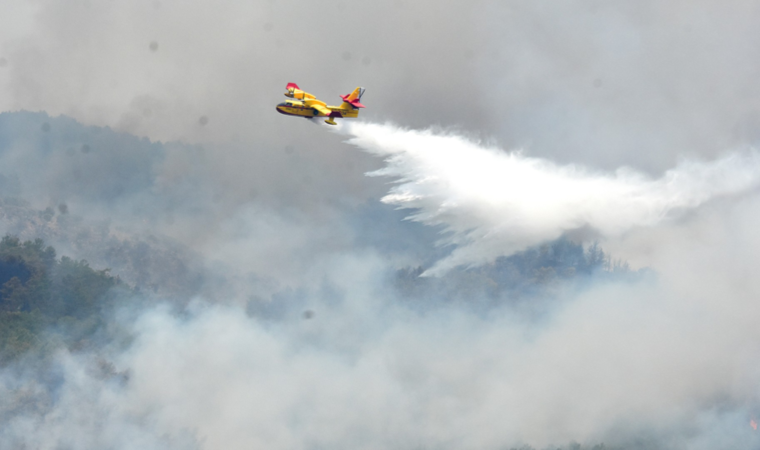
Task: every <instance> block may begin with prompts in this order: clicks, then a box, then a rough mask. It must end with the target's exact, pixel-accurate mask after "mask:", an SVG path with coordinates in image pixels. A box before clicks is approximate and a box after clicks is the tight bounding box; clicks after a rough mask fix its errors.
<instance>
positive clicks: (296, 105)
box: [277, 83, 364, 125]
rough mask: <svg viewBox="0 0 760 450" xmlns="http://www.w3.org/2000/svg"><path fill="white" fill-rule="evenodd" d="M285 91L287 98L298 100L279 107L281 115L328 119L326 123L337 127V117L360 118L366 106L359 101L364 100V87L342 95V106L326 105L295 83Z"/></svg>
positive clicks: (288, 101) (281, 104)
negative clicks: (361, 111) (360, 111)
mask: <svg viewBox="0 0 760 450" xmlns="http://www.w3.org/2000/svg"><path fill="white" fill-rule="evenodd" d="M285 89H286V92H285V97H290V98H293V99H297V100H287V101H285V102H283V103H280V104H279V105H277V112H279V113H280V114H287V115H289V116H301V117H306V118H307V119H309V118H312V117H327V120H325V123H329V124H330V125H337V123H336V122H335V120H334V119H335V118H336V117H358V116H359V108H364V105H362V104H361V103H359V100H361V99H362V94H364V88H363V87H358V88H356V89H354V92H352V93H350V94H348V95H341V96H340V98H342V99H343V103H342V104H341V105H340V106H329V105H326V104H325V102H322V101H319V100H317V99H316V98H315V97H314V96H313V95H311V94H309V93H308V92H304V91H302V90H301V88H299V87H298V85H297V84H295V83H288V85H287V86H285Z"/></svg>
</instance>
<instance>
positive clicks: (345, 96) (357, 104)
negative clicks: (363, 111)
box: [340, 94, 365, 108]
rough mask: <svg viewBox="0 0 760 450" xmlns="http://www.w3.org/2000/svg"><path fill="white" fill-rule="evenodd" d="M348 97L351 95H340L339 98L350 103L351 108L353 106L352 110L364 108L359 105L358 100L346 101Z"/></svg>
mask: <svg viewBox="0 0 760 450" xmlns="http://www.w3.org/2000/svg"><path fill="white" fill-rule="evenodd" d="M349 95H351V94H346V95H341V96H340V98H342V99H343V101H344V102H346V103H350V104H351V106H353V107H354V108H364V107H365V106H364V105H362V104H361V103H359V99H353V100H348V96H349Z"/></svg>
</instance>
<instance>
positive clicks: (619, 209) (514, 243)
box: [342, 122, 760, 275]
mask: <svg viewBox="0 0 760 450" xmlns="http://www.w3.org/2000/svg"><path fill="white" fill-rule="evenodd" d="M342 132H343V133H346V134H348V135H350V136H351V137H350V139H349V140H348V142H349V143H351V144H354V145H356V146H358V147H360V148H361V149H363V150H365V151H367V152H369V153H371V154H374V155H377V156H380V157H383V158H385V163H386V166H385V167H384V168H383V169H380V170H377V171H374V172H371V173H369V174H368V175H370V176H385V177H390V178H394V179H395V180H396V182H397V184H396V185H395V186H393V187H392V188H391V189H390V191H389V193H388V195H386V196H385V197H384V198H383V201H384V202H386V203H389V204H392V205H396V206H398V207H400V208H408V209H414V210H416V211H415V212H414V213H413V214H411V215H410V219H412V220H416V221H420V222H422V223H425V224H427V225H442V226H443V227H444V230H445V233H444V235H443V236H444V237H443V238H442V239H441V241H440V242H441V244H444V245H446V244H453V245H455V246H456V247H455V249H454V251H453V252H452V253H451V255H449V256H448V257H446V258H445V259H443V260H441V261H439V262H438V263H436V264H435V265H434V266H433V267H432V268H431V269H430V270H428V271H427V272H426V273H427V274H430V275H435V274H441V273H443V272H445V271H446V270H448V269H450V268H452V267H455V266H458V265H464V264H467V265H475V264H480V263H483V262H486V261H489V260H492V259H494V258H496V257H498V256H501V255H509V254H512V253H515V252H518V251H521V250H524V249H526V248H528V247H530V246H533V245H537V244H540V243H542V242H546V241H549V240H552V239H556V238H558V237H560V236H562V235H563V234H564V233H566V232H568V231H572V230H577V229H582V228H591V229H593V230H594V231H595V232H596V233H598V234H601V236H602V237H607V238H614V237H618V236H621V235H623V234H624V233H626V232H628V231H629V230H632V229H635V228H637V227H651V226H655V225H657V224H659V223H661V222H663V221H664V220H668V219H672V218H675V217H677V216H679V215H680V214H683V213H684V212H685V211H687V210H689V209H692V208H696V207H698V206H699V205H701V204H703V203H705V202H707V201H709V200H711V199H713V198H716V197H720V196H729V195H736V194H741V193H743V192H746V191H748V190H751V189H753V188H755V187H756V186H757V185H758V183H760V154H758V152H756V151H754V150H752V151H744V152H738V153H731V154H729V155H727V156H724V157H723V158H721V159H718V160H715V161H711V162H698V161H685V162H682V163H681V164H679V165H678V166H677V167H675V168H674V169H671V170H669V171H667V172H665V174H664V175H662V176H661V177H660V178H656V179H654V178H651V177H649V176H647V175H645V174H642V173H640V172H636V171H634V170H632V169H630V168H625V167H624V168H620V169H618V170H617V171H615V172H614V173H601V172H598V171H593V170H591V169H589V168H586V167H582V166H579V165H565V166H562V165H558V164H556V163H553V162H552V161H549V160H546V159H541V158H535V157H529V156H526V155H524V154H523V153H521V152H519V151H513V152H505V151H503V150H501V149H499V148H496V147H493V146H485V145H482V144H481V143H479V142H475V141H472V140H470V139H467V138H464V137H462V136H459V135H456V134H446V133H436V132H433V131H430V130H426V131H416V130H406V129H402V128H398V127H396V126H393V125H380V124H373V123H362V122H355V123H346V124H345V125H344V127H343V128H342Z"/></svg>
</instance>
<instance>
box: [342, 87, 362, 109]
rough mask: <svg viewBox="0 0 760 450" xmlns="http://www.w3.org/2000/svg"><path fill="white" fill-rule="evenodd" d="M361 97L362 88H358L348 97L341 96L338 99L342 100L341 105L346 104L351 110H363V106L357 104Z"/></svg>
mask: <svg viewBox="0 0 760 450" xmlns="http://www.w3.org/2000/svg"><path fill="white" fill-rule="evenodd" d="M362 95H364V88H363V87H358V88H356V89H354V91H353V92H351V93H350V94H348V95H341V96H340V98H342V99H343V103H348V104H349V105H351V106H352V107H353V108H364V105H362V104H361V103H359V100H361V99H362Z"/></svg>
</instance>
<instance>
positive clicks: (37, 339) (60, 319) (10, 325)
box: [0, 236, 129, 364]
mask: <svg viewBox="0 0 760 450" xmlns="http://www.w3.org/2000/svg"><path fill="white" fill-rule="evenodd" d="M0 285H1V286H2V287H1V288H0V364H5V363H7V362H8V361H11V360H13V359H15V358H17V357H19V356H20V355H21V354H23V353H24V352H26V351H29V350H32V349H35V350H41V351H43V352H44V351H49V350H53V349H54V348H56V347H57V346H59V345H65V346H69V347H73V346H78V345H79V346H81V345H83V344H86V340H87V339H88V338H89V337H91V336H92V335H93V334H94V333H95V332H96V331H97V329H98V328H99V327H100V326H101V325H102V324H103V317H104V316H103V313H104V310H105V309H106V308H107V307H108V306H110V305H112V304H113V302H115V301H116V299H117V298H119V297H120V294H124V293H127V292H128V291H129V289H128V288H127V286H126V285H124V284H123V283H122V282H121V281H120V280H119V278H118V277H113V276H111V275H110V274H109V271H108V269H102V270H96V269H93V268H92V267H90V265H89V264H88V263H87V261H84V260H80V261H76V260H73V259H71V258H69V257H66V256H62V257H60V258H58V257H57V255H56V252H55V249H54V248H53V247H50V246H46V245H45V243H44V241H43V240H42V239H35V240H33V241H24V242H22V241H20V240H19V239H18V238H16V237H13V236H5V237H4V238H2V241H0Z"/></svg>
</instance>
